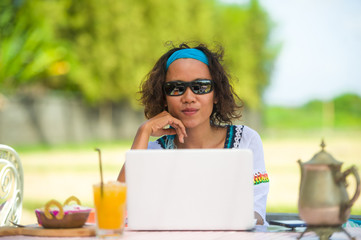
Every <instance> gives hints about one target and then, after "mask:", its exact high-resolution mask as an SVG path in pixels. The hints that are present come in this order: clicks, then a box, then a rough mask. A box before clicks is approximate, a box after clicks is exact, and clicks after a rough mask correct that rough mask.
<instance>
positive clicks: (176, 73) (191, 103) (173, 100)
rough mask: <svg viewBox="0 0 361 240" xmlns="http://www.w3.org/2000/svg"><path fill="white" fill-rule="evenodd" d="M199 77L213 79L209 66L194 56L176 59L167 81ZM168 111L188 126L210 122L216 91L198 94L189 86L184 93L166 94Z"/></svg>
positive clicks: (184, 80)
mask: <svg viewBox="0 0 361 240" xmlns="http://www.w3.org/2000/svg"><path fill="white" fill-rule="evenodd" d="M197 79H212V77H211V74H210V72H209V69H208V66H207V65H206V64H204V63H203V62H200V61H198V60H195V59H192V58H181V59H177V60H175V61H174V62H173V63H172V64H171V65H170V66H169V68H168V71H167V75H166V82H170V81H183V82H191V81H194V80H197ZM166 101H167V106H168V112H169V113H170V114H171V115H172V116H174V117H176V118H178V119H180V120H181V121H182V122H183V124H184V125H185V127H186V128H195V127H198V126H201V125H203V124H208V125H209V124H210V122H209V118H210V116H211V113H212V110H213V103H214V101H215V96H214V91H212V92H210V93H207V94H202V95H197V94H195V93H193V92H192V90H191V89H190V88H189V87H188V88H187V89H186V91H185V93H184V94H183V95H180V96H168V95H166Z"/></svg>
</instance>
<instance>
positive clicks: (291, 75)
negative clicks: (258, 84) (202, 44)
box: [224, 0, 361, 106]
mask: <svg viewBox="0 0 361 240" xmlns="http://www.w3.org/2000/svg"><path fill="white" fill-rule="evenodd" d="M245 1H247V0H224V2H233V3H234V2H239V3H244V2H245ZM260 3H261V5H262V6H264V8H265V9H266V10H267V11H268V13H269V15H270V17H271V19H272V20H273V22H274V23H275V27H274V33H273V35H272V41H275V42H279V43H282V50H281V52H280V54H279V57H278V59H277V61H276V65H275V69H274V72H273V75H272V80H271V83H270V85H269V87H268V88H267V89H266V92H265V101H266V103H267V104H272V105H287V106H297V105H302V104H304V103H306V102H308V101H309V100H313V99H320V100H330V99H332V98H334V97H336V96H339V95H341V94H343V93H346V92H352V93H356V94H358V95H360V96H361V1H360V0H316V1H315V0H287V1H285V0H260Z"/></svg>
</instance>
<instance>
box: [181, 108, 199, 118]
mask: <svg viewBox="0 0 361 240" xmlns="http://www.w3.org/2000/svg"><path fill="white" fill-rule="evenodd" d="M197 112H198V109H195V108H186V109H183V110H182V113H184V114H185V115H188V116H190V115H193V114H196V113H197Z"/></svg>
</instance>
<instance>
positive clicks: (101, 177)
mask: <svg viewBox="0 0 361 240" xmlns="http://www.w3.org/2000/svg"><path fill="white" fill-rule="evenodd" d="M95 151H98V153H99V169H100V196H102V197H103V169H102V156H101V153H100V149H99V148H96V149H95Z"/></svg>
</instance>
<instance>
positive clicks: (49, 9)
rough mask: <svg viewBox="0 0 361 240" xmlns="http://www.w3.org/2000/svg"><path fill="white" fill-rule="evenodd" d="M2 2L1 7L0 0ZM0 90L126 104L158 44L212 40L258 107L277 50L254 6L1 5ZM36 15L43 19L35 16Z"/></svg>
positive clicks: (65, 0)
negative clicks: (65, 93) (26, 89)
mask: <svg viewBox="0 0 361 240" xmlns="http://www.w3.org/2000/svg"><path fill="white" fill-rule="evenodd" d="M4 1H5V2H4ZM4 1H3V3H1V4H2V5H3V6H2V8H1V14H0V31H1V32H0V34H1V39H0V44H1V47H0V68H1V71H0V87H6V88H13V89H14V88H18V87H22V86H29V85H34V84H38V85H40V86H42V87H46V88H52V89H61V90H64V89H71V90H73V91H78V92H80V93H81V94H82V96H84V97H85V98H86V99H87V100H88V101H89V102H92V103H94V104H99V103H109V102H121V101H130V102H133V103H135V102H136V98H135V97H134V94H135V93H136V92H137V90H138V86H139V83H140V81H141V80H142V79H143V77H144V76H145V75H146V74H147V72H148V71H149V70H150V69H151V67H152V65H153V64H154V63H155V61H156V60H157V59H158V58H159V57H160V55H161V54H163V53H164V52H165V51H166V49H164V43H166V42H167V41H169V40H171V41H174V42H175V43H176V44H178V43H180V42H183V41H197V42H205V43H208V44H209V45H212V44H213V42H218V43H220V44H222V45H223V46H224V47H225V50H226V55H225V56H226V64H227V65H228V66H229V70H230V71H231V72H232V73H233V74H234V75H235V76H237V78H238V79H239V82H237V83H236V84H234V86H235V89H236V92H237V93H238V94H239V95H240V97H241V98H242V99H243V100H244V101H245V102H246V104H247V105H248V106H249V107H250V108H253V109H259V108H260V106H261V102H262V101H261V100H262V99H261V96H262V93H263V89H264V87H265V86H266V85H267V84H268V82H269V77H270V73H271V68H272V62H273V60H274V58H275V52H274V51H272V49H271V48H270V47H269V46H268V45H267V41H268V36H269V33H270V24H269V20H268V17H267V14H266V13H265V11H264V10H263V9H262V8H261V7H260V6H259V4H258V1H257V0H251V2H250V3H249V4H246V5H226V4H224V3H221V2H218V1H217V0H184V1H174V0H171V1H163V0H122V1H113V0H104V1H96V0H86V1H84V0H79V1H72V0H48V1H44V0H31V1H30V0H4ZM40 13H41V14H40Z"/></svg>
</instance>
